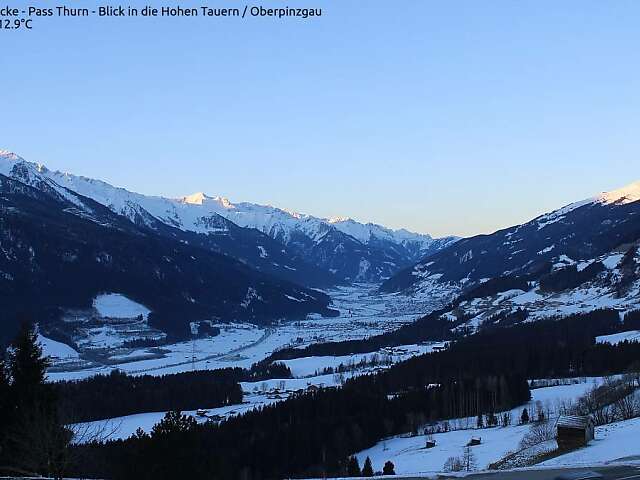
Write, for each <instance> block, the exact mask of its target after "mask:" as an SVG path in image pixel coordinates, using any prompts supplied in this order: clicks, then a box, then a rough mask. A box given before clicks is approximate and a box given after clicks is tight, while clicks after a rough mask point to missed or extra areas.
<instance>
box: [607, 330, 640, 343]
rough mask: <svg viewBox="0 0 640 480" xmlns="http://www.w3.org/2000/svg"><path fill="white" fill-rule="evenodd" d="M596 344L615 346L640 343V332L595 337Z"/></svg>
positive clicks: (631, 331) (633, 331) (632, 331)
mask: <svg viewBox="0 0 640 480" xmlns="http://www.w3.org/2000/svg"><path fill="white" fill-rule="evenodd" d="M596 342H597V343H610V344H611V345H617V344H618V343H622V342H640V330H629V331H628V332H620V333H614V334H612V335H601V336H599V337H596Z"/></svg>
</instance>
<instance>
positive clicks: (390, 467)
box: [382, 460, 396, 475]
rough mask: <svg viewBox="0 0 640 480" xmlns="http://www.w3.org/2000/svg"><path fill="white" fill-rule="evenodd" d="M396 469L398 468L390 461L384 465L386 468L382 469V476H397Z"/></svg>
mask: <svg viewBox="0 0 640 480" xmlns="http://www.w3.org/2000/svg"><path fill="white" fill-rule="evenodd" d="M395 468H396V467H395V465H394V464H393V462H392V461H390V460H389V461H387V462H386V463H385V464H384V467H383V468H382V474H383V475H395V474H396V470H395Z"/></svg>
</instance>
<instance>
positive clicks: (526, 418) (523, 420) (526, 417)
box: [520, 408, 529, 423]
mask: <svg viewBox="0 0 640 480" xmlns="http://www.w3.org/2000/svg"><path fill="white" fill-rule="evenodd" d="M520 423H529V412H528V411H527V409H526V408H525V409H524V410H522V415H521V416H520Z"/></svg>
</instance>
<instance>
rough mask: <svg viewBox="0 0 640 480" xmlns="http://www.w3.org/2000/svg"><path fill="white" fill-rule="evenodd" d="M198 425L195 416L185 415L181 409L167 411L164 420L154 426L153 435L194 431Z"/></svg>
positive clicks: (153, 436)
mask: <svg viewBox="0 0 640 480" xmlns="http://www.w3.org/2000/svg"><path fill="white" fill-rule="evenodd" d="M196 425H197V422H196V421H195V419H194V418H193V417H190V416H187V415H183V414H182V413H181V412H180V411H179V410H172V411H170V412H167V413H166V414H165V416H164V418H163V419H162V420H160V422H158V423H157V424H155V425H154V426H153V429H152V430H151V437H152V438H155V437H158V436H163V435H165V436H166V435H171V434H176V433H185V432H189V431H192V430H193V429H194V428H195V427H196Z"/></svg>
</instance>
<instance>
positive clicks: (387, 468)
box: [346, 455, 396, 477]
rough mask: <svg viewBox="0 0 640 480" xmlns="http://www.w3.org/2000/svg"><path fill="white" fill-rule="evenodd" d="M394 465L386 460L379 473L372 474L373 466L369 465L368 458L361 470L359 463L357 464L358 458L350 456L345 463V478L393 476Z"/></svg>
mask: <svg viewBox="0 0 640 480" xmlns="http://www.w3.org/2000/svg"><path fill="white" fill-rule="evenodd" d="M395 468H396V467H395V465H394V464H393V462H392V461H390V460H388V461H386V462H385V464H384V467H382V471H381V472H374V470H373V464H372V463H371V459H370V458H369V457H367V458H365V460H364V464H363V466H362V468H360V462H358V457H356V456H355V455H354V456H351V457H349V460H348V461H347V472H346V473H347V477H373V476H374V475H376V474H382V475H395V474H396V470H395Z"/></svg>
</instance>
